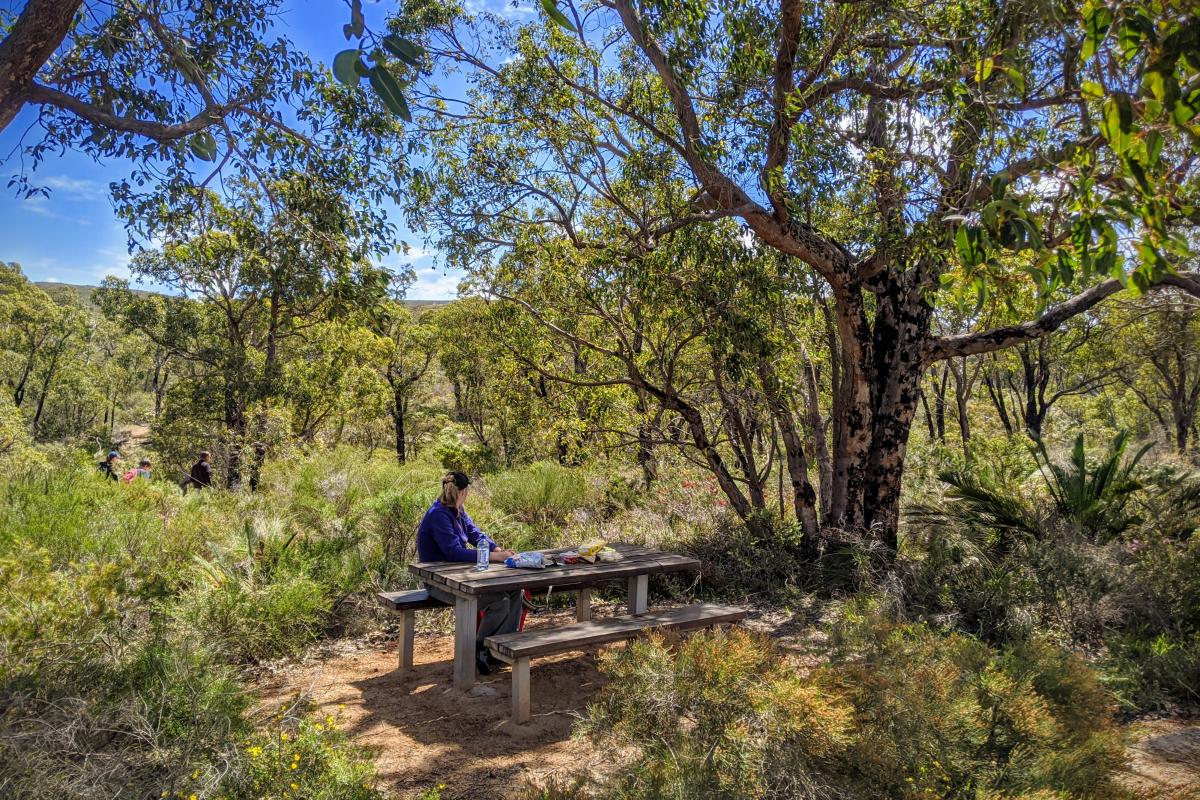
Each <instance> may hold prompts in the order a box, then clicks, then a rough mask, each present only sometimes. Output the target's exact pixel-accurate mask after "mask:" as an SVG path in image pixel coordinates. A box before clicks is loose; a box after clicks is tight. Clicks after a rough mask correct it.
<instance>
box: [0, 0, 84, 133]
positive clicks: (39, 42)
mask: <svg viewBox="0 0 1200 800" xmlns="http://www.w3.org/2000/svg"><path fill="white" fill-rule="evenodd" d="M82 5H83V0H29V2H27V3H25V7H24V8H22V9H21V14H20V16H18V17H17V19H16V22H15V23H13V26H12V28H11V29H10V30H9V32H8V35H7V36H5V37H4V40H3V41H0V131H2V130H4V129H5V128H6V127H8V123H10V122H12V121H13V118H15V117H16V116H17V112H19V111H20V110H21V106H23V105H24V104H25V98H26V95H27V93H28V92H29V89H30V87H31V86H32V85H33V81H34V77H35V76H36V75H37V73H38V71H39V70H40V69H41V68H42V65H44V64H45V63H46V61H47V59H49V58H50V56H51V55H53V53H54V51H55V50H57V49H58V47H59V45H61V44H62V43H63V40H64V39H66V37H67V33H68V32H70V30H71V23H72V21H73V20H74V18H75V13H76V12H77V11H78V10H79V8H80V6H82Z"/></svg>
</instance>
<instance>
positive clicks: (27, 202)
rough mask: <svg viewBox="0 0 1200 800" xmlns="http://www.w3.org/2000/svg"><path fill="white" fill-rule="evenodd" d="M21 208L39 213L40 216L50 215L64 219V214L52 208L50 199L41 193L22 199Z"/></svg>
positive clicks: (53, 217) (50, 216)
mask: <svg viewBox="0 0 1200 800" xmlns="http://www.w3.org/2000/svg"><path fill="white" fill-rule="evenodd" d="M21 208H22V209H23V210H25V211H28V212H29V213H30V214H37V215H38V216H39V217H48V218H50V219H63V216H62V215H61V214H59V213H58V212H57V211H54V210H53V209H52V208H50V201H49V200H47V199H46V198H45V197H42V196H41V195H40V194H35V195H34V196H33V197H27V198H25V199H24V200H22V201H21Z"/></svg>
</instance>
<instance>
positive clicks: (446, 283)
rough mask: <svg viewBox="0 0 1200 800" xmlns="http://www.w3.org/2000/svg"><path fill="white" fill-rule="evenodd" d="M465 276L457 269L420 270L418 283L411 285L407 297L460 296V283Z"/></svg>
mask: <svg viewBox="0 0 1200 800" xmlns="http://www.w3.org/2000/svg"><path fill="white" fill-rule="evenodd" d="M464 277H465V276H464V275H463V274H462V273H461V272H457V271H455V272H448V273H444V272H442V271H441V270H433V269H423V270H420V271H418V272H417V281H416V283H414V284H413V285H412V286H411V287H409V290H408V294H407V295H406V299H408V300H453V299H454V298H455V297H457V296H458V284H459V282H460V281H461V280H462V279H463V278H464Z"/></svg>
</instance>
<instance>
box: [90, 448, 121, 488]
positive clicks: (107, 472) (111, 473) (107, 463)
mask: <svg viewBox="0 0 1200 800" xmlns="http://www.w3.org/2000/svg"><path fill="white" fill-rule="evenodd" d="M120 460H121V454H120V453H118V452H117V451H116V450H109V451H108V456H107V457H106V458H105V459H104V460H103V461H101V462H100V463H99V464H97V465H96V468H97V469H99V470H100V474H101V475H103V476H104V477H106V478H108V479H109V480H110V481H118V480H120V479H121V474H120V472H121V471H120V465H119V464H118V463H117V462H118V461H120Z"/></svg>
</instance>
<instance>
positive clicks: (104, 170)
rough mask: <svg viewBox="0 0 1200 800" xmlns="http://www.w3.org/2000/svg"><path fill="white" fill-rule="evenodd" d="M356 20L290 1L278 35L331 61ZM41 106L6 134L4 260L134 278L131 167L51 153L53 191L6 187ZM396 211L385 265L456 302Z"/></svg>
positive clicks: (502, 3) (473, 2) (40, 270)
mask: <svg viewBox="0 0 1200 800" xmlns="http://www.w3.org/2000/svg"><path fill="white" fill-rule="evenodd" d="M466 5H467V6H468V7H472V6H475V7H481V8H482V7H487V8H488V9H489V10H492V11H497V12H500V13H503V14H506V15H509V16H512V17H514V18H518V19H520V18H525V19H528V18H529V17H530V16H532V15H533V14H534V13H536V12H535V11H534V9H533V8H532V7H531V6H530V5H529V3H528V1H527V0H522V2H520V3H519V4H518V5H517V6H513V5H512V4H510V3H508V2H507V1H506V0H468V2H467V3H466ZM22 6H24V2H21V0H0V9H4V10H5V11H6V12H10V13H11V12H14V11H15V10H17V9H19V8H20V7H22ZM396 6H397V3H396V2H394V0H380V1H379V2H372V0H366V2H365V3H364V11H365V13H366V16H367V22H368V24H369V25H370V26H371V27H372V28H374V29H375V30H380V29H382V27H383V24H382V22H383V19H384V18H385V17H386V15H387V14H388V13H390V12H392V11H394V10H395V8H396ZM348 19H349V11H348V8H347V5H346V4H345V3H344V2H343V0H287V2H285V3H284V12H283V14H282V15H281V18H280V20H279V21H278V23H277V29H278V31H279V33H280V34H281V35H283V36H286V37H287V38H289V39H291V40H292V42H294V43H295V44H296V46H297V47H299V48H300V49H302V50H305V51H306V52H308V53H309V54H310V55H311V56H312V57H313V58H314V59H317V60H320V61H323V62H325V63H330V62H331V61H332V60H333V56H334V54H335V53H337V52H338V51H339V50H342V49H344V48H345V46H346V42H345V39H344V37H343V36H342V25H343V23H345V22H347V21H348ZM36 118H37V112H36V109H30V108H26V109H25V110H23V111H22V113H21V114H20V115H19V116H18V117H17V118H16V119H15V120H14V121H13V122H12V123H11V124H10V125H9V126H8V127H7V128H6V129H5V130H4V131H3V132H0V175H3V176H4V179H3V180H2V181H0V261H16V262H17V263H19V264H20V265H21V268H22V269H23V270H24V272H25V274H26V275H28V276H29V277H30V278H31V279H32V280H39V281H48V280H55V281H62V282H64V283H83V284H96V283H99V282H100V280H102V279H103V278H104V277H105V276H106V275H117V276H120V277H129V269H128V263H129V253H128V250H127V247H126V236H125V230H124V228H123V226H122V225H121V223H120V222H118V221H117V219H116V217H115V216H114V214H113V211H112V206H111V204H110V202H109V200H108V190H107V187H108V184H109V182H110V181H112V180H114V179H116V178H118V177H120V176H121V175H123V174H126V173H127V172H128V169H129V167H128V164H127V163H125V162H123V161H121V160H117V159H114V160H111V161H107V162H105V163H96V162H94V161H92V160H91V159H90V158H88V157H87V156H85V155H83V154H80V153H74V152H69V153H65V154H63V155H61V156H58V157H54V156H49V157H47V158H46V159H45V160H44V161H43V162H42V164H41V165H40V166H39V167H38V169H37V171H36V172H34V173H32V176H33V183H34V184H36V185H39V186H45V187H47V188H48V189H49V190H50V196H49V197H46V198H42V197H37V198H33V199H28V200H26V199H22V198H19V197H16V196H15V195H14V194H13V191H12V190H11V189H5V188H3V187H4V185H5V184H7V183H8V177H9V176H11V175H13V174H16V173H19V172H20V171H21V170H22V156H21V146H20V143H21V140H22V137H24V136H30V137H32V136H36V135H37V129H36V127H32V128H31V126H32V125H33V123H34V121H35V120H36ZM388 211H389V216H390V217H391V219H392V221H393V222H395V223H396V224H397V225H398V226H399V227H400V231H401V238H402V239H405V240H406V241H408V242H409V243H410V244H411V245H412V246H413V247H412V251H411V252H410V254H409V255H408V256H396V257H394V258H393V259H388V260H385V262H384V263H385V264H386V265H387V266H391V267H398V266H401V265H403V264H411V265H412V267H413V269H414V270H415V271H416V273H417V283H416V284H415V285H414V286H413V287H412V289H411V290H410V291H409V294H408V296H409V297H410V298H411V299H414V300H447V299H452V298H453V297H454V295H455V293H456V291H457V287H458V282H459V280H460V277H461V275H460V274H458V273H454V272H448V271H446V270H445V269H443V268H442V266H441V265H440V264H439V263H438V259H437V255H436V253H434V252H431V251H429V250H428V248H425V247H422V246H421V238H420V237H419V236H416V235H414V234H411V233H409V232H408V231H406V230H405V229H404V227H403V219H402V218H401V216H400V214H399V213H398V212H397V211H396V210H395V209H394V208H389V209H388Z"/></svg>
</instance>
